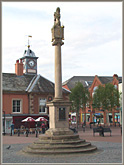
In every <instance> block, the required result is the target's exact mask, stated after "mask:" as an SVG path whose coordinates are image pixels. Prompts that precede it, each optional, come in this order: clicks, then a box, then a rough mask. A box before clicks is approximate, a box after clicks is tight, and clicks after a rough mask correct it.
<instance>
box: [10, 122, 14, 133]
mask: <svg viewBox="0 0 124 165" xmlns="http://www.w3.org/2000/svg"><path fill="white" fill-rule="evenodd" d="M12 135H14V123H13V122H12V124H11V136H12Z"/></svg>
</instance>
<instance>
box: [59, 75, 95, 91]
mask: <svg viewBox="0 0 124 165" xmlns="http://www.w3.org/2000/svg"><path fill="white" fill-rule="evenodd" d="M93 80H94V76H73V77H72V78H70V79H69V80H67V81H65V82H64V83H63V84H62V85H67V86H68V88H69V89H72V88H74V87H75V85H76V83H77V82H81V83H82V84H83V86H84V87H89V86H91V84H92V82H93Z"/></svg>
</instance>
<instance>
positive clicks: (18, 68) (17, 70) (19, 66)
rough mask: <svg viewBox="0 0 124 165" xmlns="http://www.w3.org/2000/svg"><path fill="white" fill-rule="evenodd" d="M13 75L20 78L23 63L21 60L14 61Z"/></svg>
mask: <svg viewBox="0 0 124 165" xmlns="http://www.w3.org/2000/svg"><path fill="white" fill-rule="evenodd" d="M15 74H16V75H17V76H22V75H23V63H22V60H20V61H19V60H16V64H15Z"/></svg>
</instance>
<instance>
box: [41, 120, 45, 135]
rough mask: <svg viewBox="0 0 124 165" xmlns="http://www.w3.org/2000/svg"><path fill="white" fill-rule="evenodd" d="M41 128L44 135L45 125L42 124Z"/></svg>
mask: <svg viewBox="0 0 124 165" xmlns="http://www.w3.org/2000/svg"><path fill="white" fill-rule="evenodd" d="M41 128H42V133H43V134H44V133H45V124H44V123H42V124H41Z"/></svg>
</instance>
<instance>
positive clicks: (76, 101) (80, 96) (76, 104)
mask: <svg viewBox="0 0 124 165" xmlns="http://www.w3.org/2000/svg"><path fill="white" fill-rule="evenodd" d="M89 100H90V93H89V91H88V89H86V88H84V86H83V85H82V83H81V82H78V83H77V84H76V85H75V87H74V88H73V89H72V90H71V94H70V101H72V106H71V110H72V111H74V112H76V115H77V117H76V119H77V121H76V123H77V127H78V123H79V118H78V116H79V112H80V108H82V109H83V110H84V112H85V114H86V105H87V104H88V101H89ZM85 121H86V115H85Z"/></svg>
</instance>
